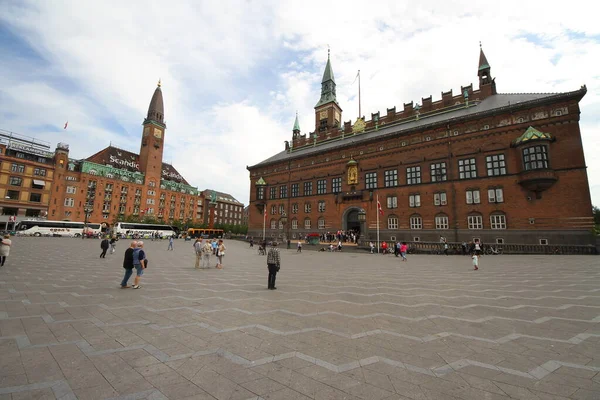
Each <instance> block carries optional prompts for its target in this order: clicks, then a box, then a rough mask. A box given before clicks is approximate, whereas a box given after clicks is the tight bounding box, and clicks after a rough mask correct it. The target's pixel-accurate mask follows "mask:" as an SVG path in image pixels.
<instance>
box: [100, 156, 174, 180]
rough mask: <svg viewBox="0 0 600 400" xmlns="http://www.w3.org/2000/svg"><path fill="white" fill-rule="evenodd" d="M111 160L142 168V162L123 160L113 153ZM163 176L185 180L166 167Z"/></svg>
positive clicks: (126, 165)
mask: <svg viewBox="0 0 600 400" xmlns="http://www.w3.org/2000/svg"><path fill="white" fill-rule="evenodd" d="M109 161H110V163H111V164H116V165H120V166H123V167H129V168H135V169H136V170H138V171H139V170H140V164H138V163H136V162H135V161H129V160H122V159H120V158H117V157H115V156H113V155H112V154H111V155H110V160H109ZM162 176H165V177H167V178H175V179H179V180H181V181H182V180H183V176H181V175H179V174H177V173H175V172H169V171H167V170H165V169H163V170H162Z"/></svg>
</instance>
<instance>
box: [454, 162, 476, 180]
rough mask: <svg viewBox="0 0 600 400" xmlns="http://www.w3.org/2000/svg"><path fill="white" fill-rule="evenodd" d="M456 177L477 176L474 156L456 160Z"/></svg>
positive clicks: (469, 177) (468, 177)
mask: <svg viewBox="0 0 600 400" xmlns="http://www.w3.org/2000/svg"><path fill="white" fill-rule="evenodd" d="M458 177H459V178H460V179H471V178H477V165H476V164H475V159H474V158H465V159H464V160H458Z"/></svg>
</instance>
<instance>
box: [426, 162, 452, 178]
mask: <svg viewBox="0 0 600 400" xmlns="http://www.w3.org/2000/svg"><path fill="white" fill-rule="evenodd" d="M430 170H431V182H442V181H445V180H447V179H448V175H447V173H446V163H445V162H441V163H433V164H431V166H430Z"/></svg>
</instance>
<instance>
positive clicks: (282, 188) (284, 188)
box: [279, 186, 287, 199]
mask: <svg viewBox="0 0 600 400" xmlns="http://www.w3.org/2000/svg"><path fill="white" fill-rule="evenodd" d="M286 197H287V186H279V198H280V199H285V198H286Z"/></svg>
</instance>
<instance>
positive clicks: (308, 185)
mask: <svg viewBox="0 0 600 400" xmlns="http://www.w3.org/2000/svg"><path fill="white" fill-rule="evenodd" d="M304 195H305V196H311V195H312V182H304Z"/></svg>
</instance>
